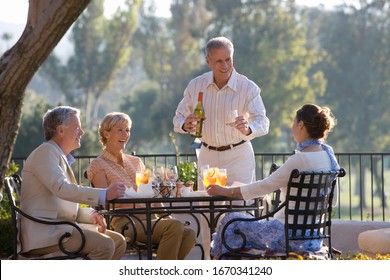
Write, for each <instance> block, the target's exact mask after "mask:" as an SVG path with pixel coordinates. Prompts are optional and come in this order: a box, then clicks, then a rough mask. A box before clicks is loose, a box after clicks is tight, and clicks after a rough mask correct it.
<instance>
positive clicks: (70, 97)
mask: <svg viewBox="0 0 390 280" xmlns="http://www.w3.org/2000/svg"><path fill="white" fill-rule="evenodd" d="M103 3H104V0H96V1H92V2H91V3H90V5H88V7H87V9H86V10H85V11H84V13H83V14H82V15H81V16H80V18H79V19H78V20H77V21H76V22H75V24H74V26H73V29H72V34H71V39H72V40H73V42H74V50H75V51H74V54H73V55H72V56H71V57H70V58H69V60H68V61H67V63H66V64H62V63H61V61H60V59H59V58H57V57H56V56H55V55H54V54H53V55H52V56H51V57H50V58H49V59H48V61H47V62H45V64H44V65H43V70H44V71H45V73H46V75H48V76H49V77H50V78H51V80H52V81H53V83H54V85H56V86H57V88H59V89H60V90H61V92H62V93H63V94H64V95H65V96H66V98H67V101H68V102H69V103H70V105H71V106H76V105H77V106H80V104H82V107H83V108H84V112H83V113H84V115H85V126H86V128H92V127H93V125H94V124H95V122H97V118H98V112H99V108H100V105H101V102H102V97H103V94H104V93H105V92H107V91H108V90H109V89H110V88H111V86H112V83H113V81H114V77H115V75H116V74H117V73H118V71H119V69H121V68H122V67H123V66H124V65H125V64H126V63H127V62H128V59H129V57H130V53H131V45H130V44H129V43H128V42H129V40H130V39H131V38H132V35H133V33H134V32H135V30H136V26H137V21H138V17H137V14H138V9H139V7H140V3H141V0H132V1H130V0H126V1H124V6H125V8H120V9H118V10H117V11H116V12H115V14H114V15H113V17H112V19H107V18H106V17H105V16H104V6H103ZM81 93H82V94H81Z"/></svg>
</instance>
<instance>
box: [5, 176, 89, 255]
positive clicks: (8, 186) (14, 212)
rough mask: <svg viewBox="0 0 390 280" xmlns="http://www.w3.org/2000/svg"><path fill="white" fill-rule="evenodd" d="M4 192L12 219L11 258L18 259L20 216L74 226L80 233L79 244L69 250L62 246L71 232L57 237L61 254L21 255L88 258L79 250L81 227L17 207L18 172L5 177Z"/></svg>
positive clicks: (20, 189)
mask: <svg viewBox="0 0 390 280" xmlns="http://www.w3.org/2000/svg"><path fill="white" fill-rule="evenodd" d="M4 188H5V192H6V195H7V198H8V205H9V207H10V210H11V219H12V230H13V254H12V256H11V257H10V258H11V259H18V257H19V256H20V254H19V253H18V252H19V250H18V249H19V247H20V246H18V245H19V242H20V236H19V235H20V232H19V227H18V221H19V218H20V216H23V217H24V218H26V219H29V220H31V221H33V222H36V223H41V224H46V225H63V224H67V225H70V226H72V227H74V230H77V231H78V232H79V233H80V235H81V243H80V246H79V247H78V248H77V249H76V250H74V251H69V250H67V249H65V247H64V246H63V242H64V241H65V240H66V239H67V238H68V237H70V236H71V233H69V232H65V233H64V234H63V235H62V236H60V237H59V240H58V245H59V248H60V250H61V253H62V254H63V255H55V254H49V255H48V256H28V255H27V254H26V255H25V256H23V258H29V257H31V258H36V259H75V258H82V259H88V257H87V256H86V255H85V254H83V253H81V250H82V249H83V248H84V245H85V235H84V233H83V231H82V229H81V228H80V227H79V226H78V225H77V224H75V223H72V222H69V221H48V220H42V219H38V218H35V217H32V216H30V215H28V214H27V213H25V212H24V211H22V210H21V209H20V208H19V205H20V195H21V191H22V179H21V177H20V176H19V175H18V174H13V175H11V176H9V177H6V178H5V184H4Z"/></svg>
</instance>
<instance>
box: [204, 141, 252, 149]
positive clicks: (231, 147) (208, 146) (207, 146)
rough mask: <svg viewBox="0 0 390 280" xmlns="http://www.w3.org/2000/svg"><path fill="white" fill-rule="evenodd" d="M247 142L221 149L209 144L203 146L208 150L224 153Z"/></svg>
mask: <svg viewBox="0 0 390 280" xmlns="http://www.w3.org/2000/svg"><path fill="white" fill-rule="evenodd" d="M245 142H246V140H242V141H241V142H238V143H236V144H232V145H227V146H221V147H213V146H210V145H209V144H206V143H204V142H203V143H202V145H203V146H205V147H206V148H209V149H210V150H214V151H218V152H222V151H226V150H230V149H233V148H234V147H237V146H238V145H241V144H244V143H245Z"/></svg>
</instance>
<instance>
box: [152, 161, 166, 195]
mask: <svg viewBox="0 0 390 280" xmlns="http://www.w3.org/2000/svg"><path fill="white" fill-rule="evenodd" d="M153 179H154V181H155V182H156V184H157V188H158V189H159V188H160V185H161V183H162V182H163V181H164V168H163V167H162V166H153Z"/></svg>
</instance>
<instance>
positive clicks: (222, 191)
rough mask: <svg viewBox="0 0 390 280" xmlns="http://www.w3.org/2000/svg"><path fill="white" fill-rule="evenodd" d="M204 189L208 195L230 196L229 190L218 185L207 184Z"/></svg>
mask: <svg viewBox="0 0 390 280" xmlns="http://www.w3.org/2000/svg"><path fill="white" fill-rule="evenodd" d="M206 191H207V193H208V195H210V196H231V192H230V190H229V189H228V188H225V187H222V186H220V185H209V186H208V187H207V188H206Z"/></svg>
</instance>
